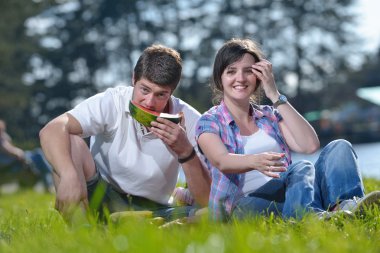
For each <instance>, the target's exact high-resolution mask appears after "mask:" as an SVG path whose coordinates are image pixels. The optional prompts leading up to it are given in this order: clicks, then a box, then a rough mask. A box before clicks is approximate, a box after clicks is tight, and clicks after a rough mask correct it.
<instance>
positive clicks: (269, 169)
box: [250, 152, 286, 178]
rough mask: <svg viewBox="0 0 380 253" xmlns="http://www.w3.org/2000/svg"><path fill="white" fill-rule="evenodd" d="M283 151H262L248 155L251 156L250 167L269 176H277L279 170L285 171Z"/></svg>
mask: <svg viewBox="0 0 380 253" xmlns="http://www.w3.org/2000/svg"><path fill="white" fill-rule="evenodd" d="M284 156H285V154H284V153H275V152H264V153H260V154H253V155H250V157H251V158H252V165H253V166H252V167H253V168H254V169H255V170H257V171H260V172H261V173H263V174H264V175H267V176H269V177H275V178H278V177H280V176H279V174H278V173H279V172H284V171H286V167H285V164H284V162H283V161H282V160H283V158H284Z"/></svg>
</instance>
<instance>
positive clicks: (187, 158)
mask: <svg viewBox="0 0 380 253" xmlns="http://www.w3.org/2000/svg"><path fill="white" fill-rule="evenodd" d="M195 154H196V153H195V149H194V148H193V150H192V151H191V153H190V155H188V156H187V157H184V158H178V162H179V163H185V162H187V161H190V160H191V159H193V158H194V156H195Z"/></svg>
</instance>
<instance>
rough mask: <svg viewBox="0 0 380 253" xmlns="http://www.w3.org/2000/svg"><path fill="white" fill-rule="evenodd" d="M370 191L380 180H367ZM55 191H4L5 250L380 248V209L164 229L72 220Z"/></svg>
mask: <svg viewBox="0 0 380 253" xmlns="http://www.w3.org/2000/svg"><path fill="white" fill-rule="evenodd" d="M365 185H366V188H367V192H369V191H373V190H376V189H380V181H377V180H373V179H366V180H365ZM53 203H54V196H52V195H50V194H40V193H35V192H33V191H30V190H29V191H28V190H23V191H19V192H18V193H16V194H11V195H2V196H0V252H167V253H171V252H173V253H174V252H185V253H193V252H194V253H195V252H207V253H209V252H218V253H219V252H239V253H240V252H292V253H293V252H334V253H336V252H379V251H380V240H379V238H380V211H379V209H375V210H372V211H370V212H368V213H367V216H366V217H357V218H352V219H347V218H343V217H336V218H334V219H332V220H330V221H320V220H318V219H316V218H315V217H312V216H307V217H305V218H303V219H302V220H300V221H294V220H288V221H283V220H282V219H280V218H276V217H266V218H264V217H258V218H253V219H250V220H246V221H240V222H231V223H228V224H215V223H209V222H207V221H204V222H201V223H199V224H187V225H183V226H173V227H169V228H164V229H162V228H159V227H158V226H157V225H152V224H150V222H149V221H148V220H138V219H134V220H130V221H128V222H125V223H122V224H112V223H111V224H108V225H101V224H97V223H95V222H91V221H90V222H88V221H87V220H85V219H84V218H83V217H80V216H78V217H77V219H76V220H75V221H74V222H73V224H72V225H70V226H69V225H67V224H66V223H65V222H64V221H63V220H62V218H61V216H60V215H59V214H58V213H57V212H56V211H55V210H54V208H53Z"/></svg>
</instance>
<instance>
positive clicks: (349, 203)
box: [338, 191, 380, 214]
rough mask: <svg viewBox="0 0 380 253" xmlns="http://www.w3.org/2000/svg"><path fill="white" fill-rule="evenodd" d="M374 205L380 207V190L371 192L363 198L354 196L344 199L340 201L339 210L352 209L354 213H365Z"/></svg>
mask: <svg viewBox="0 0 380 253" xmlns="http://www.w3.org/2000/svg"><path fill="white" fill-rule="evenodd" d="M374 205H377V206H378V207H380V191H374V192H371V193H369V194H367V195H365V196H364V197H362V198H357V197H354V198H352V199H347V200H343V201H342V202H341V203H339V205H338V210H342V211H350V212H352V213H353V214H363V213H364V211H365V210H367V209H368V208H370V207H371V206H374Z"/></svg>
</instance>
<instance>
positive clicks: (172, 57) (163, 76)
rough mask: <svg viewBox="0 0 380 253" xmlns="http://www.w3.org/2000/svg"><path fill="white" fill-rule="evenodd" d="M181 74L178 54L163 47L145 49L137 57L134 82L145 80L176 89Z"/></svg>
mask: <svg viewBox="0 0 380 253" xmlns="http://www.w3.org/2000/svg"><path fill="white" fill-rule="evenodd" d="M181 73H182V59H181V56H180V54H179V53H178V52H177V51H176V50H174V49H172V48H168V47H165V46H163V45H158V44H156V45H152V46H150V47H148V48H146V49H145V50H144V51H143V53H142V54H141V56H140V57H139V59H138V61H137V63H136V66H135V69H134V82H135V83H136V82H137V81H139V80H140V79H141V78H145V79H147V80H149V81H150V82H152V83H155V84H157V85H160V86H169V87H170V88H172V90H173V91H174V89H175V88H176V87H177V85H178V83H179V80H180V79H181Z"/></svg>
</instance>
